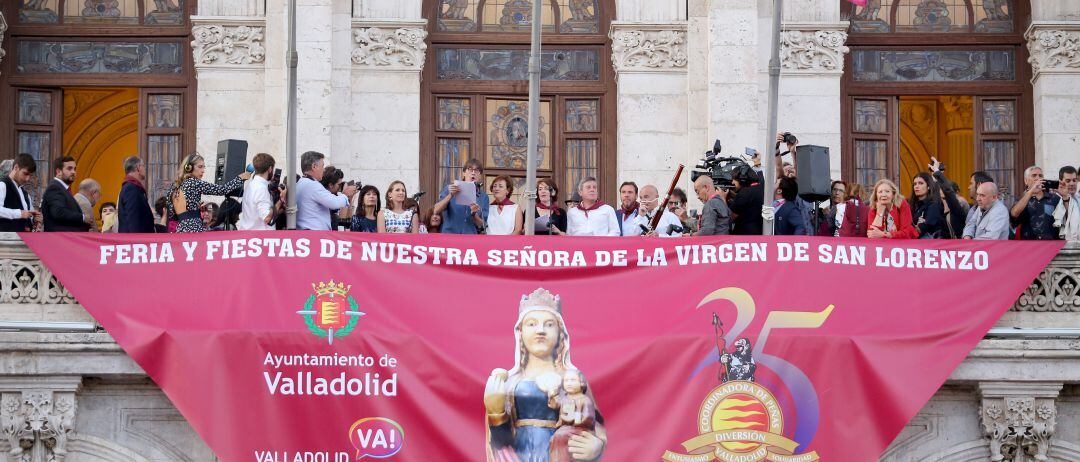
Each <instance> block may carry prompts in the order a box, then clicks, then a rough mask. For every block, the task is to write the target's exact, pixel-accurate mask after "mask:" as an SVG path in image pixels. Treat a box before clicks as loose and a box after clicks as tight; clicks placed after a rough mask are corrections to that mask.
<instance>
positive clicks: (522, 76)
mask: <svg viewBox="0 0 1080 462" xmlns="http://www.w3.org/2000/svg"><path fill="white" fill-rule="evenodd" d="M540 54H541V55H542V56H541V59H540V76H541V78H543V79H544V80H592V81H596V80H600V54H599V52H598V51H597V50H544V51H541V52H540ZM528 64H529V51H528V50H478V49H468V48H464V49H454V48H444V49H440V50H437V51H436V59H435V66H436V74H437V76H438V79H439V80H528V79H529V74H528Z"/></svg>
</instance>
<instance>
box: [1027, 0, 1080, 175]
mask: <svg viewBox="0 0 1080 462" xmlns="http://www.w3.org/2000/svg"><path fill="white" fill-rule="evenodd" d="M1031 7H1032V22H1031V26H1030V27H1028V30H1027V34H1026V38H1027V41H1028V51H1030V53H1031V56H1030V58H1028V62H1030V63H1031V68H1032V71H1033V77H1032V87H1033V90H1034V93H1033V99H1034V103H1035V114H1034V115H1035V164H1036V165H1040V166H1042V167H1044V168H1046V169H1048V170H1047V176H1048V177H1050V176H1052V177H1053V178H1054V179H1057V174H1056V172H1057V169H1058V168H1059V167H1061V166H1064V165H1075V164H1076V157H1075V156H1076V154H1075V153H1076V146H1077V144H1078V143H1080V85H1077V84H1076V83H1077V81H1080V53H1078V52H1077V49H1078V48H1080V7H1077V6H1076V4H1075V3H1073V2H1061V1H1057V0H1032V2H1031ZM1052 172H1053V173H1052Z"/></svg>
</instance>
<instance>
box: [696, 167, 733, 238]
mask: <svg viewBox="0 0 1080 462" xmlns="http://www.w3.org/2000/svg"><path fill="white" fill-rule="evenodd" d="M694 192H696V193H697V197H698V199H699V200H701V202H703V203H704V204H705V206H704V207H702V208H701V218H700V219H699V220H698V223H699V226H698V230H697V233H695V234H694V235H695V236H721V235H728V234H731V209H730V208H728V204H727V199H728V194H729V192H728V190H726V189H721V188H717V187H716V185H714V184H713V181H712V178H709V176H708V175H702V176H699V177H698V179H697V180H696V181H694Z"/></svg>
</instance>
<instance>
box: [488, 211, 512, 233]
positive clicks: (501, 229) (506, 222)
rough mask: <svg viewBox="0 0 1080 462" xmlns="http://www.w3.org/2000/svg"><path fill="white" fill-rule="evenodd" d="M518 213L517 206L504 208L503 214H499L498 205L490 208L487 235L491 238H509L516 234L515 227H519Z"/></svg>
mask: <svg viewBox="0 0 1080 462" xmlns="http://www.w3.org/2000/svg"><path fill="white" fill-rule="evenodd" d="M519 213H520V212H519V211H518V206H517V204H510V205H504V206H502V212H501V213H500V212H499V206H498V205H492V206H491V207H488V218H487V234H488V235H489V236H507V235H510V234H513V233H514V226H516V225H517V216H518V214H519Z"/></svg>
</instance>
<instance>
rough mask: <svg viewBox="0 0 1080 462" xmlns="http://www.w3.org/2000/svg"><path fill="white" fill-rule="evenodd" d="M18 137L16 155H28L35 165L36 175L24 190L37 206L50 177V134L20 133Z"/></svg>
mask: <svg viewBox="0 0 1080 462" xmlns="http://www.w3.org/2000/svg"><path fill="white" fill-rule="evenodd" d="M18 137H19V150H18V153H19V154H23V153H25V154H30V155H31V156H33V157H34V161H35V163H37V173H36V174H35V175H34V178H32V179H31V180H30V183H29V184H27V185H26V186H25V188H26V192H27V193H28V194H30V197H32V198H34V204H39V203H40V201H41V193H43V192H44V191H45V189H44V187H43V186H42V185H44V184H46V183H45V182H46V181H48V179H49V177H51V176H52V175H51V174H50V170H51V169H50V168H49V157H50V156H51V153H52V133H49V132H26V131H20V132H19V134H18Z"/></svg>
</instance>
